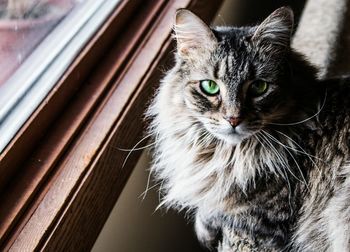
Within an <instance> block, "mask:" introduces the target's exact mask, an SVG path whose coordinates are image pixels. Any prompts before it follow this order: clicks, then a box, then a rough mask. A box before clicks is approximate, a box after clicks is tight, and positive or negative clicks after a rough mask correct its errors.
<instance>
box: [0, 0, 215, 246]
mask: <svg viewBox="0 0 350 252" xmlns="http://www.w3.org/2000/svg"><path fill="white" fill-rule="evenodd" d="M130 2H134V3H135V2H136V1H125V5H128V4H130ZM150 2H152V1H150ZM144 3H145V2H143V4H142V8H138V9H137V11H136V12H134V14H136V16H135V17H136V18H135V17H134V18H133V19H132V22H130V23H128V24H126V23H124V25H126V26H127V29H122V28H123V27H119V29H118V33H115V34H116V35H113V36H115V37H113V36H112V35H109V36H112V37H109V38H108V39H106V41H107V40H110V41H113V38H116V39H114V40H115V45H113V47H111V48H110V49H108V52H106V53H100V54H101V59H100V60H98V62H96V57H94V55H89V54H84V52H83V53H82V54H81V57H80V58H79V57H78V59H77V61H76V62H75V63H74V64H73V65H72V67H71V68H70V69H69V70H68V72H67V74H66V75H65V76H64V78H63V79H62V80H61V81H60V83H59V86H58V87H59V89H58V90H59V93H51V94H50V95H49V97H48V98H47V100H46V101H45V102H44V103H43V104H46V106H47V104H59V106H57V108H56V111H52V109H47V110H45V105H42V106H41V107H40V108H39V110H38V111H37V112H36V115H34V116H32V119H31V120H30V122H28V123H27V125H26V127H25V128H24V129H23V130H22V131H21V132H20V134H19V136H18V137H17V138H16V139H15V140H14V142H13V143H12V145H11V146H10V147H9V148H8V149H7V151H6V153H5V154H3V155H2V156H1V159H0V174H5V175H6V176H5V177H6V178H9V177H11V178H14V176H15V177H16V179H15V180H14V179H12V180H11V183H7V186H6V187H3V190H2V194H1V197H2V202H3V204H2V209H1V210H0V221H1V222H0V234H1V235H0V236H1V239H0V242H1V248H4V249H6V250H8V249H12V250H19V251H33V250H54V251H56V250H59V251H61V250H62V251H63V250H68V251H71V250H73V251H86V250H89V249H91V247H92V246H93V244H94V242H95V240H96V237H97V236H98V234H99V231H100V230H101V228H102V226H103V224H104V222H105V221H106V219H107V217H108V215H109V212H110V210H111V209H112V207H113V205H114V204H115V201H116V200H117V199H118V196H119V194H120V192H121V190H122V189H123V187H124V185H125V183H126V180H127V179H128V176H129V175H130V173H131V171H132V169H133V167H134V165H135V164H136V162H137V160H138V158H139V155H140V154H141V153H133V155H131V156H130V157H129V159H128V162H127V163H126V165H125V166H124V167H122V164H123V162H124V160H125V158H126V156H127V153H126V152H123V151H120V150H118V147H120V148H130V147H132V146H133V145H134V144H135V143H136V142H137V140H139V139H140V138H141V135H142V131H143V129H144V124H143V122H142V118H143V117H142V114H143V111H144V108H145V106H146V104H147V101H148V99H149V97H151V94H152V91H154V89H155V87H156V85H157V83H159V79H160V77H161V75H162V72H161V71H160V69H159V66H160V65H164V64H167V62H168V61H169V60H171V57H172V54H171V48H172V40H171V25H172V23H173V16H174V13H175V10H176V9H178V8H184V7H189V8H190V9H192V10H194V11H195V12H196V13H198V14H199V15H200V16H201V17H203V18H204V19H206V20H207V21H208V20H210V19H211V18H212V17H213V15H214V14H215V11H216V10H217V9H218V7H219V5H220V3H221V1H209V0H208V1H194V0H193V1H191V0H179V1H156V3H154V2H153V4H149V5H147V4H144ZM133 10H134V9H133ZM130 13H131V12H130V11H129V13H127V12H118V10H116V12H115V13H114V14H113V15H112V16H111V18H110V20H109V21H107V23H106V27H105V28H104V30H103V31H104V33H103V34H102V35H101V34H100V35H101V36H102V37H103V36H108V33H107V32H106V31H108V29H110V27H112V26H113V24H115V23H114V22H116V21H115V20H116V19H117V17H119V18H120V15H130ZM118 15H119V16H118ZM119 26H121V25H119ZM104 41H105V40H102V41H101V40H98V41H95V43H92V44H91V45H90V47H89V46H88V48H87V49H86V50H91V48H95V49H96V48H98V46H99V45H100V43H102V44H103V43H106V42H104ZM93 42H94V41H93ZM96 42H98V43H96ZM97 52H98V49H97ZM170 55H171V57H169V56H170ZM83 59H84V60H83ZM82 63H84V64H83V67H82V68H76V67H75V66H76V65H79V64H82ZM92 69H94V70H93V71H92V73H91V74H90V75H88V73H89V71H91V70H92ZM78 70H80V72H79V71H78ZM81 74H86V76H88V78H86V79H85V81H81V83H82V85H81V86H79V87H77V86H76V85H74V83H75V82H77V81H78V80H81V79H79V78H82V77H79V76H81ZM69 84H70V85H69ZM72 89H77V90H79V91H78V92H76V93H74V95H72V98H73V99H72V100H71V102H70V103H69V104H67V103H65V101H64V100H65V97H66V95H67V94H71V93H72V92H71V91H72ZM51 107H52V106H51ZM58 108H65V109H64V110H62V111H63V112H62V113H61V115H60V116H59V117H58V118H55V117H53V115H56V114H57V113H59V111H60V110H59V109H58ZM38 115H40V116H39V117H38ZM38 118H39V119H38ZM50 122H52V123H50ZM41 123H43V124H45V125H46V126H47V128H48V131H47V132H48V133H47V134H45V135H44V137H41V138H40V139H41V141H40V143H39V144H38V146H36V148H35V149H34V152H32V153H31V152H30V148H31V147H32V146H30V141H28V140H30V139H32V137H33V134H34V136H38V138H39V136H42V132H36V131H37V130H35V129H38V128H41V127H42V124H41ZM38 125H40V127H38ZM25 132H31V134H27V135H26V134H25ZM33 132H34V133H33ZM28 144H29V145H28ZM23 148H25V150H24V153H28V155H23V156H22V158H17V156H16V153H21V150H22V149H23ZM19 166H20V167H21V168H20V169H18V170H15V171H11V170H9V167H19ZM7 172H8V173H7ZM9 174H11V176H10V175H9ZM3 184H4V183H3Z"/></svg>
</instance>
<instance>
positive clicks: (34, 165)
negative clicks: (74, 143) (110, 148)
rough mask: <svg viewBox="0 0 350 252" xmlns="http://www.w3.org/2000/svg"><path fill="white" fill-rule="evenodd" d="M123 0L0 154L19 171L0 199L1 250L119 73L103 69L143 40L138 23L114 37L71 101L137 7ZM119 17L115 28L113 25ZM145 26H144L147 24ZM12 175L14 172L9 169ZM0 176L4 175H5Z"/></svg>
mask: <svg viewBox="0 0 350 252" xmlns="http://www.w3.org/2000/svg"><path fill="white" fill-rule="evenodd" d="M127 2H128V1H125V2H124V5H121V6H119V8H118V9H117V10H116V11H115V13H114V14H113V15H112V16H111V17H110V18H109V19H108V20H107V21H106V23H105V25H104V26H103V27H101V29H100V30H99V33H100V34H97V35H96V36H95V37H94V38H93V40H92V41H91V42H90V43H89V45H88V46H87V47H86V48H85V50H84V51H83V52H82V53H81V54H80V55H79V57H78V58H77V59H76V60H75V61H74V63H73V64H72V66H71V67H70V68H69V70H68V71H67V73H66V74H65V76H63V78H62V79H61V80H60V82H59V83H58V84H57V86H56V88H55V89H54V90H53V91H52V92H51V93H50V94H49V96H48V97H47V98H46V99H45V101H44V102H43V104H42V105H41V106H40V107H39V108H38V110H37V111H36V113H35V114H34V115H33V116H32V117H31V118H30V120H29V122H28V123H27V125H26V126H25V127H24V129H22V130H21V132H20V133H19V135H18V136H17V138H16V139H15V140H16V141H15V143H13V149H10V150H9V151H7V152H6V153H3V157H4V159H1V161H0V167H1V168H6V169H7V170H11V169H12V170H16V169H17V168H20V171H19V173H18V174H16V173H14V174H15V176H14V178H13V179H12V181H11V183H10V184H8V185H7V187H6V188H5V189H4V190H3V192H2V193H1V195H0V200H1V202H2V204H1V205H2V207H1V208H0V247H1V246H3V243H4V241H5V240H6V239H7V235H8V233H9V232H11V231H12V228H13V226H14V225H15V224H16V222H17V221H18V218H20V217H21V215H22V213H23V211H24V210H26V208H27V207H28V204H30V202H31V200H32V198H33V197H35V196H36V194H37V192H38V191H40V190H42V188H41V185H42V184H43V181H45V180H46V177H47V176H52V175H50V172H51V170H52V169H53V167H54V165H55V164H56V163H57V162H58V161H59V159H60V158H61V156H62V155H63V154H64V152H65V150H66V148H68V146H69V143H70V142H71V140H72V139H73V137H74V136H76V135H77V134H78V132H79V128H81V127H82V126H83V125H84V122H85V121H86V120H88V118H89V116H90V114H91V113H92V111H93V110H94V108H95V107H96V104H97V103H98V102H99V100H100V99H101V96H102V94H103V93H104V92H106V89H108V86H110V85H111V84H113V83H111V80H113V78H114V76H115V74H116V73H117V72H118V69H116V68H113V69H112V68H111V69H110V71H109V72H106V71H102V69H106V68H110V66H111V65H112V66H119V68H122V66H123V64H122V62H123V60H124V61H125V60H126V59H127V58H128V57H131V56H132V52H133V51H134V50H135V48H137V46H138V43H139V40H141V39H142V35H143V32H141V30H142V31H143V30H144V29H141V28H142V27H141V28H140V30H138V29H137V28H139V26H140V23H141V21H140V22H138V23H137V24H136V23H135V24H134V29H133V32H131V31H130V32H129V33H128V34H126V33H125V32H123V33H119V35H123V36H121V37H122V39H119V40H120V43H118V45H116V46H114V49H113V50H112V51H110V52H109V53H108V57H103V60H101V63H100V64H99V65H100V67H101V70H100V71H96V73H95V75H94V77H91V78H90V79H88V80H87V81H86V80H85V82H84V83H83V84H84V87H83V88H82V89H80V90H79V99H77V98H76V97H74V93H73V94H72V92H73V91H74V90H75V89H78V88H79V87H78V85H77V84H76V83H78V82H82V80H80V79H79V78H82V77H83V76H84V72H85V73H86V74H87V72H88V71H91V67H89V65H91V64H92V63H94V64H96V59H95V60H94V57H97V59H98V53H97V52H96V50H98V51H101V50H102V48H105V47H106V46H107V45H105V44H108V42H107V41H111V40H113V39H115V38H114V36H116V31H118V29H117V27H118V26H119V25H122V24H123V20H124V21H126V20H125V18H126V17H125V16H124V15H130V13H131V12H130V11H131V9H134V8H135V7H136V5H135V3H136V1H134V4H133V5H129V4H128V3H127ZM130 8H131V9H130ZM118 18H119V25H118V26H117V27H116V20H117V19H118ZM150 22H151V21H149V23H148V25H150ZM124 25H126V24H124ZM111 27H113V29H112V28H111ZM119 28H120V27H119ZM131 28H132V26H131ZM124 38H125V39H124ZM129 38H132V39H129ZM126 45H127V46H126ZM126 47H127V48H126ZM95 48H96V49H95ZM116 61H117V62H116ZM119 71H120V69H119ZM102 72H103V73H102ZM70 96H73V97H74V98H75V99H74V102H73V103H68V104H67V101H66V100H69V98H70ZM76 96H77V95H76ZM64 103H66V104H65V105H66V106H67V107H69V112H68V113H65V115H64V116H63V117H62V118H60V119H59V120H57V121H56V122H55V124H54V125H53V126H52V127H51V128H50V134H49V136H48V137H47V138H46V139H45V141H44V143H43V144H42V145H41V146H40V147H39V148H38V151H36V152H34V153H33V154H32V156H31V157H30V160H28V161H27V162H26V164H21V165H18V163H19V160H20V159H21V155H19V154H18V153H17V152H18V151H24V152H26V151H25V150H23V149H24V148H26V149H28V150H29V149H31V151H33V150H34V149H35V144H29V143H31V142H30V141H32V142H34V140H33V137H38V138H40V137H39V136H38V134H41V133H40V131H45V127H46V126H47V127H48V125H47V124H48V121H50V120H53V118H54V117H53V115H51V114H56V115H57V113H58V107H60V106H62V107H63V105H64ZM58 114H59V113H58ZM34 139H35V138H34ZM28 141H29V142H28ZM5 154H6V155H5ZM12 160H13V161H12ZM17 166H18V167H17ZM11 172H12V173H13V172H14V171H11ZM1 174H2V175H4V173H1ZM7 175H8V173H7Z"/></svg>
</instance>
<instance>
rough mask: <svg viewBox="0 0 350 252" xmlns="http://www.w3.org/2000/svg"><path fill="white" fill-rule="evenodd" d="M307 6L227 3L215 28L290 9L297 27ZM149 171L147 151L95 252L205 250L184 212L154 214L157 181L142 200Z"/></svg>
mask: <svg viewBox="0 0 350 252" xmlns="http://www.w3.org/2000/svg"><path fill="white" fill-rule="evenodd" d="M304 4H305V1H304V0H290V1H283V0H264V1H256V0H226V1H224V3H223V5H222V7H221V9H220V11H219V12H218V14H217V16H216V18H215V20H214V21H213V23H212V25H213V26H221V25H227V26H241V25H254V24H257V23H259V22H261V21H262V20H264V18H266V17H267V16H268V15H269V14H270V13H271V12H272V11H274V10H275V9H276V8H278V7H281V6H290V7H291V8H292V9H293V10H294V13H295V26H297V23H298V20H299V17H300V14H301V12H302V10H303V7H304ZM145 145H146V144H145ZM148 169H149V155H148V153H147V151H145V152H144V153H143V155H142V157H141V159H140V160H139V163H138V165H137V166H136V167H135V169H134V171H133V173H132V175H131V177H130V179H129V181H128V183H127V185H126V186H125V188H124V191H123V193H122V194H121V196H120V198H119V199H118V202H117V204H116V205H115V207H114V209H113V211H112V212H111V214H110V217H109V219H108V220H107V222H106V224H105V226H104V228H103V230H102V231H101V233H100V236H99V238H98V239H97V241H96V243H95V245H94V247H93V250H92V251H93V252H109V251H118V252H138V251H142V252H165V251H166V252H180V251H181V252H187V251H191V252H196V251H204V250H203V249H202V248H201V247H200V246H199V244H198V242H197V240H196V238H195V234H194V231H193V224H192V223H191V222H190V220H187V219H186V217H185V216H184V213H182V214H181V213H180V214H179V213H175V212H173V211H171V210H170V211H168V212H166V211H165V210H158V211H155V209H156V207H157V205H158V203H159V195H158V187H153V185H154V182H152V181H151V182H150V185H149V187H150V188H152V187H153V188H152V189H151V190H149V191H148V193H147V195H146V196H145V197H144V199H143V196H142V195H141V194H142V193H143V192H144V191H145V190H146V185H147V181H148V177H149V176H148V175H149V172H148ZM116 248H118V249H116Z"/></svg>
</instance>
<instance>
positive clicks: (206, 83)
mask: <svg viewBox="0 0 350 252" xmlns="http://www.w3.org/2000/svg"><path fill="white" fill-rule="evenodd" d="M199 85H200V88H201V90H202V92H203V93H205V94H206V95H209V96H210V95H217V94H218V93H219V91H220V88H219V85H218V84H216V82H215V81H213V80H201V81H200V82H199Z"/></svg>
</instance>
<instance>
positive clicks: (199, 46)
mask: <svg viewBox="0 0 350 252" xmlns="http://www.w3.org/2000/svg"><path fill="white" fill-rule="evenodd" d="M174 31H175V38H176V41H177V51H178V54H179V55H180V56H181V57H184V58H186V57H191V56H192V57H193V56H194V55H201V54H202V53H207V52H211V51H212V50H214V48H215V45H216V44H217V40H216V38H215V36H214V34H213V32H212V31H211V30H210V28H209V26H207V25H206V24H205V23H204V22H203V21H202V20H201V19H200V18H199V17H197V16H196V15H195V14H193V13H192V12H191V11H189V10H186V9H180V10H178V11H177V12H176V18H175V25H174Z"/></svg>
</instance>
